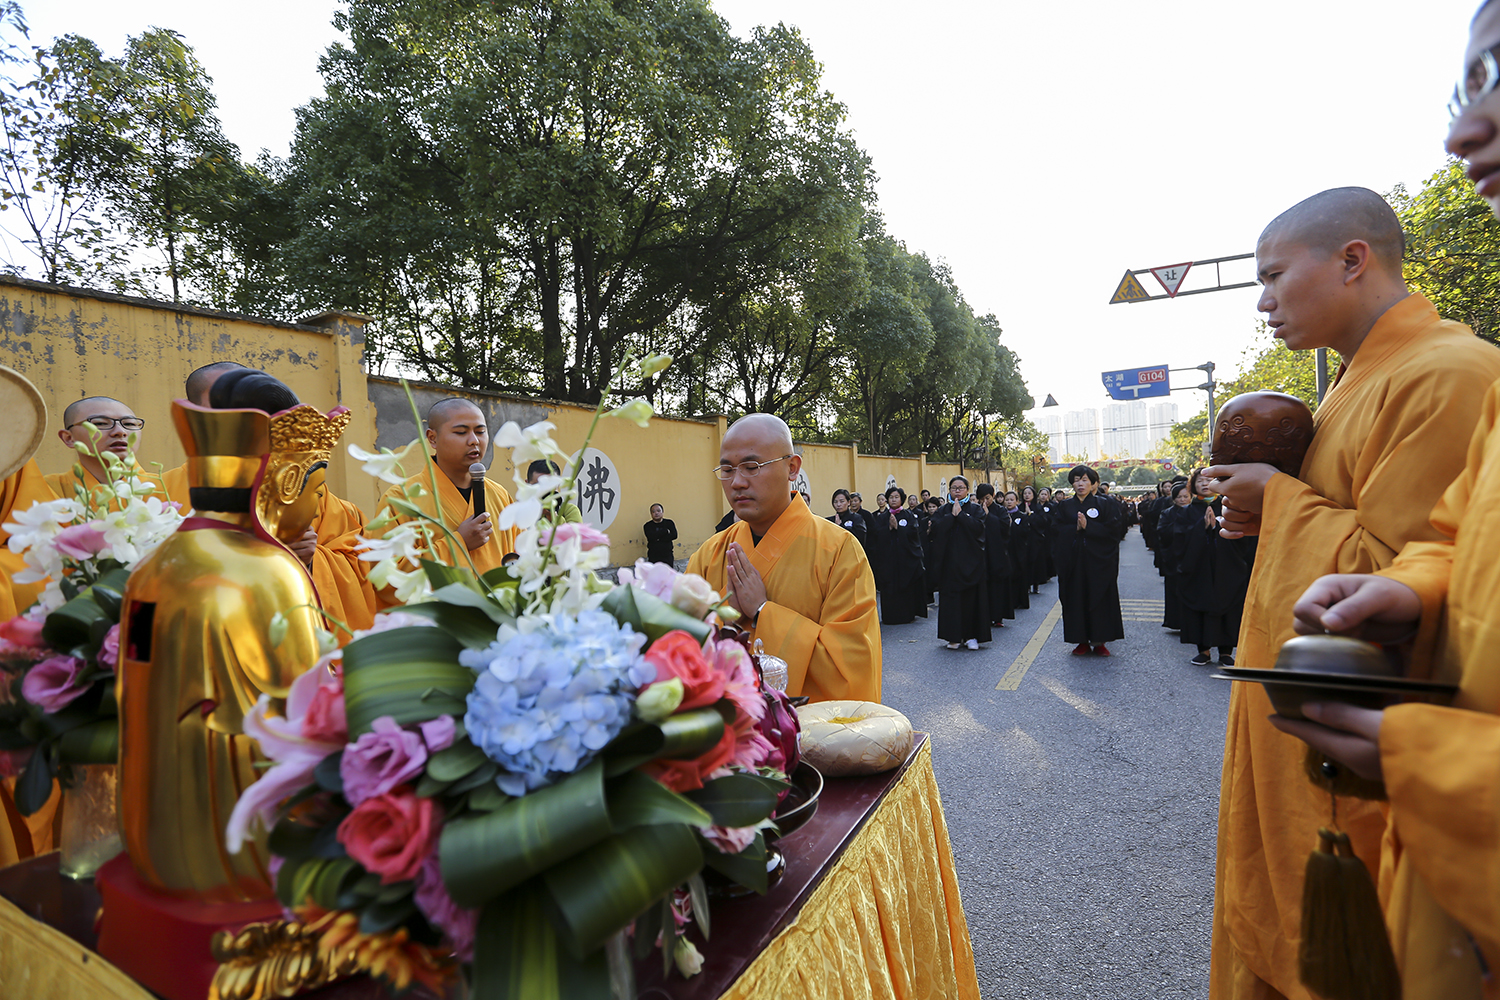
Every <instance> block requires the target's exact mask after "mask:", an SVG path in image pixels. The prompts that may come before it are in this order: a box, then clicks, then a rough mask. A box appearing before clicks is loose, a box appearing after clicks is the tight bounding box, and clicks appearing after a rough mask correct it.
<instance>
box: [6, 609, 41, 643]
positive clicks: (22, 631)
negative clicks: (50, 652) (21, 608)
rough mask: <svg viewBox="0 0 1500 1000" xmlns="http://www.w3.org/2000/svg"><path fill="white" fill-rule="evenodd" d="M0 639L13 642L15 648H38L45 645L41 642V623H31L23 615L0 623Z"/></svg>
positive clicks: (30, 620) (31, 621)
mask: <svg viewBox="0 0 1500 1000" xmlns="http://www.w3.org/2000/svg"><path fill="white" fill-rule="evenodd" d="M0 639H4V640H6V641H7V642H13V643H15V644H16V645H17V646H33V647H37V648H40V647H42V646H45V645H46V643H45V642H44V641H43V640H42V623H41V622H39V621H33V620H32V619H30V618H27V617H26V616H25V615H18V616H16V617H15V618H12V619H11V620H10V621H8V622H0Z"/></svg>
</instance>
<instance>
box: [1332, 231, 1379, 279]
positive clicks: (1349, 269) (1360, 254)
mask: <svg viewBox="0 0 1500 1000" xmlns="http://www.w3.org/2000/svg"><path fill="white" fill-rule="evenodd" d="M1339 259H1340V261H1341V262H1342V264H1343V265H1344V284H1346V285H1347V284H1349V283H1350V282H1352V281H1356V280H1358V279H1359V277H1360V276H1361V275H1363V274H1364V273H1365V271H1367V270H1368V269H1369V268H1370V267H1371V265H1373V264H1374V256H1373V254H1372V253H1371V252H1370V244H1368V243H1366V242H1365V241H1364V240H1350V241H1349V242H1348V243H1345V244H1344V246H1343V249H1341V250H1340V251H1339Z"/></svg>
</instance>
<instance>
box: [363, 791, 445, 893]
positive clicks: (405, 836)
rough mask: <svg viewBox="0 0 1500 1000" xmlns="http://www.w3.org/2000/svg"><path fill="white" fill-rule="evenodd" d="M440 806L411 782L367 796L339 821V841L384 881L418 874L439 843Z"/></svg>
mask: <svg viewBox="0 0 1500 1000" xmlns="http://www.w3.org/2000/svg"><path fill="white" fill-rule="evenodd" d="M438 831H439V824H438V817H437V806H436V804H435V803H434V802H433V801H432V800H431V799H423V798H418V797H417V794H416V792H414V791H413V790H412V788H411V786H410V785H403V786H401V787H400V788H397V789H395V790H394V791H391V792H387V793H386V794H384V795H377V796H375V797H374V798H369V799H365V801H363V802H361V803H360V804H359V806H358V807H357V808H355V810H354V811H353V812H352V813H350V814H349V815H348V816H345V817H344V821H343V822H342V823H340V824H339V832H338V838H339V843H340V844H343V845H344V850H346V851H348V852H349V857H351V858H353V859H354V860H355V861H358V862H359V863H360V864H361V865H363V866H364V867H365V870H366V871H371V872H374V873H375V874H377V875H379V876H380V883H381V884H382V885H391V884H393V883H396V882H407V881H410V880H412V879H414V878H416V877H417V872H418V871H420V870H421V868H422V863H423V862H424V861H426V860H427V856H428V855H429V854H432V853H433V851H434V849H435V848H436V847H437V839H438Z"/></svg>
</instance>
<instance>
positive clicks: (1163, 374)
mask: <svg viewBox="0 0 1500 1000" xmlns="http://www.w3.org/2000/svg"><path fill="white" fill-rule="evenodd" d="M1100 377H1101V378H1103V379H1104V388H1105V389H1107V390H1109V396H1110V398H1111V399H1144V398H1145V397H1147V396H1165V395H1167V393H1169V392H1171V391H1172V383H1171V381H1170V380H1169V378H1168V377H1167V366H1166V365H1156V366H1155V367H1153V368H1127V369H1125V370H1124V371H1122V372H1102V373H1101V374H1100Z"/></svg>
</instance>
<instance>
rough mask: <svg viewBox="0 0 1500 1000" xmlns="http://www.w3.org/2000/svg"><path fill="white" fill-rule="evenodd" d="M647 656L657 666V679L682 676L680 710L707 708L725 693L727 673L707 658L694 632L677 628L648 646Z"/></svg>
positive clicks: (647, 659)
mask: <svg viewBox="0 0 1500 1000" xmlns="http://www.w3.org/2000/svg"><path fill="white" fill-rule="evenodd" d="M645 660H646V662H647V663H649V664H651V665H652V666H653V667H655V668H656V679H657V680H659V681H665V680H670V679H671V678H673V677H680V678H682V688H683V695H682V704H681V705H679V706H678V709H677V710H678V711H679V712H686V711H687V710H688V709H690V708H703V707H704V706H706V705H712V704H713V703H714V702H716V701H718V700H719V699H720V698H722V697H724V675H723V674H721V673H720V672H719V671H718V670H716V669H714V667H713V665H712V664H710V663H709V662H708V661H707V660H705V659H704V658H703V650H702V649H701V648H700V647H699V645H698V643H697V642H696V641H695V640H694V639H693V637H692V636H690V635H688V634H687V633H686V632H684V631H682V630H681V629H673V630H672V631H671V632H668V633H667V634H666V635H664V636H662V637H661V638H660V639H657V640H656V641H655V642H653V643H652V644H651V648H650V649H648V650H646V654H645Z"/></svg>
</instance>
